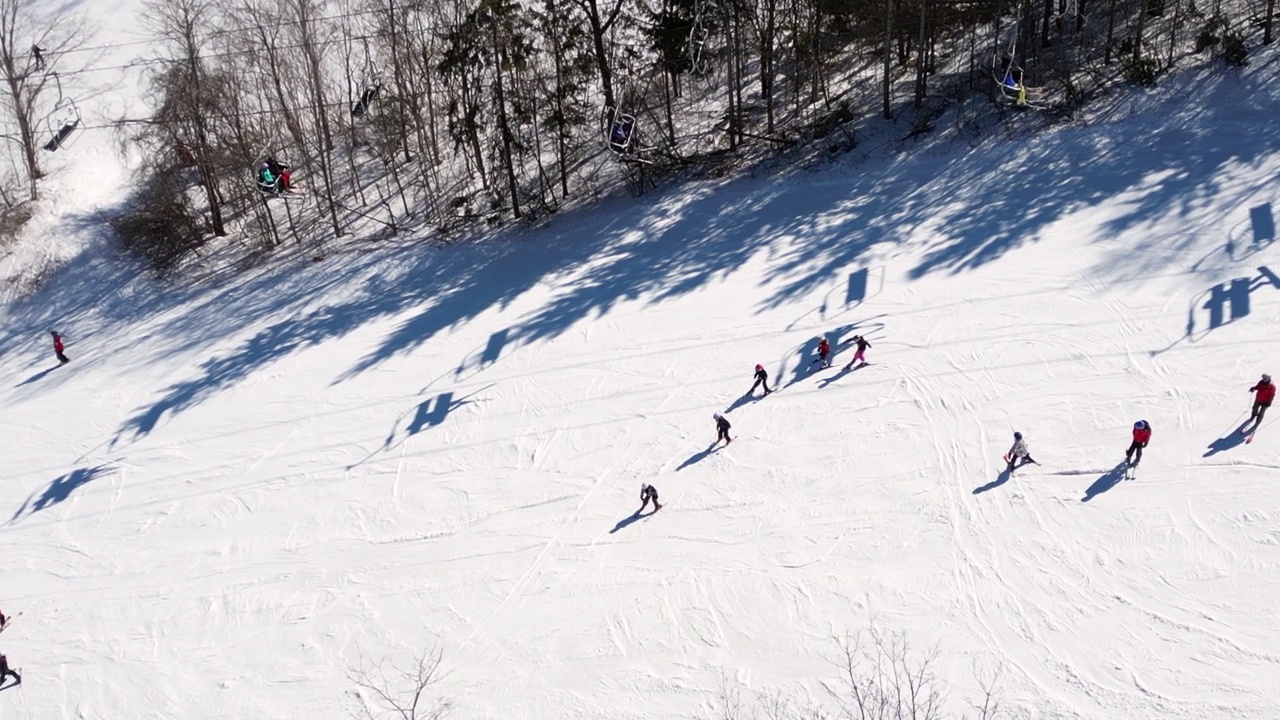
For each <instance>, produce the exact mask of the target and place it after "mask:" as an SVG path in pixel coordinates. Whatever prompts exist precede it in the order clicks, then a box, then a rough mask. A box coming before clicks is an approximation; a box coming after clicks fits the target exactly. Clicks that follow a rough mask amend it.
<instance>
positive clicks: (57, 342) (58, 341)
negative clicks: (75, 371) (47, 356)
mask: <svg viewBox="0 0 1280 720" xmlns="http://www.w3.org/2000/svg"><path fill="white" fill-rule="evenodd" d="M49 334H50V335H52V336H53V354H54V355H57V356H58V362H60V363H62V364H63V365H66V364H67V363H69V362H71V358H69V357H67V354H66V353H65V352H63V350H65V349H66V348H65V347H64V346H63V345H62V336H61V335H59V334H58V333H57V332H56V331H54V330H50V331H49Z"/></svg>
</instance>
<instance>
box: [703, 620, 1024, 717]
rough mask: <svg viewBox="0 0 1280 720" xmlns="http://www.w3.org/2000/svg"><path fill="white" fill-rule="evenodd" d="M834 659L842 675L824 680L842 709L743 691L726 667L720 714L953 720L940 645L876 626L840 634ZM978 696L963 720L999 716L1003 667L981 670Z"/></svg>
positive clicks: (717, 708)
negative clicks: (922, 644) (917, 644)
mask: <svg viewBox="0 0 1280 720" xmlns="http://www.w3.org/2000/svg"><path fill="white" fill-rule="evenodd" d="M836 645H837V647H838V648H839V651H838V653H837V655H836V657H835V658H834V659H833V665H834V666H835V667H836V669H837V671H838V673H839V678H838V679H837V680H836V681H835V682H834V683H825V682H824V683H823V686H824V687H825V688H826V689H827V694H828V695H829V697H830V699H831V701H832V702H834V703H835V705H836V707H837V709H836V710H835V711H834V712H827V711H826V710H824V709H823V708H821V707H815V706H813V705H810V704H808V703H806V702H804V701H801V700H797V699H795V698H794V697H791V696H788V695H787V694H786V693H782V692H778V691H776V690H774V691H765V692H755V693H752V692H750V691H747V692H746V693H744V692H743V689H742V688H740V687H739V686H737V685H736V684H734V683H733V682H732V681H730V679H729V677H728V675H727V674H724V673H722V674H721V678H720V688H719V690H718V691H717V693H716V697H715V698H714V700H713V701H712V707H713V708H714V713H715V714H714V716H713V718H714V720H947V718H952V717H954V716H952V715H948V714H947V713H946V712H945V711H944V709H943V706H942V705H943V698H944V688H943V686H942V682H941V680H940V679H939V678H938V676H937V674H936V673H935V672H934V667H935V665H936V664H937V662H938V657H939V654H938V650H937V649H936V648H934V649H930V650H926V651H924V652H916V651H915V650H914V649H913V648H912V647H911V645H910V643H909V642H908V641H907V639H906V636H905V635H903V634H900V633H895V634H887V635H886V634H884V633H882V632H880V631H879V630H877V629H876V628H875V627H874V626H872V627H871V628H869V629H867V630H865V631H861V632H858V633H850V634H846V635H845V636H844V637H841V638H836ZM977 679H978V685H979V688H980V691H981V695H980V697H979V700H978V702H975V703H971V709H972V711H973V714H968V713H966V714H965V715H963V716H961V720H970V719H971V720H999V719H1000V718H1002V717H1004V712H1003V710H1002V709H1001V706H1000V700H999V679H1000V669H998V668H997V669H996V670H995V671H994V672H990V673H986V674H982V673H980V674H979V677H978V678H977Z"/></svg>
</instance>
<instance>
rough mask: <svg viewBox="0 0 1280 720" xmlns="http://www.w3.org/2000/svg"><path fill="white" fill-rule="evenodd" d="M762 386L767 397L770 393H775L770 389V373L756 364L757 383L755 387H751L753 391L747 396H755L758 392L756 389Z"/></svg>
mask: <svg viewBox="0 0 1280 720" xmlns="http://www.w3.org/2000/svg"><path fill="white" fill-rule="evenodd" d="M761 385H764V394H765V395H768V394H769V393H771V392H773V391H772V390H770V389H769V372H768V371H767V370H765V369H764V366H763V365H761V364H759V363H756V382H755V384H754V385H752V386H751V389H750V390H748V391H747V394H748V395H754V394H755V392H756V388H758V387H760V386H761Z"/></svg>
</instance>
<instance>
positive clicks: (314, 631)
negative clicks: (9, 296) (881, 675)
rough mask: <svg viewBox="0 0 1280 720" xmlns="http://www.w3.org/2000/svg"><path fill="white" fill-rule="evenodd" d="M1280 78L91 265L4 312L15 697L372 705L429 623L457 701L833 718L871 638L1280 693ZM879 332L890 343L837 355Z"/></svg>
mask: <svg viewBox="0 0 1280 720" xmlns="http://www.w3.org/2000/svg"><path fill="white" fill-rule="evenodd" d="M1277 62H1280V61H1278V60H1277V59H1276V56H1275V53H1274V52H1273V51H1270V50H1268V51H1266V52H1262V53H1259V54H1258V55H1257V56H1256V57H1255V59H1254V61H1253V63H1252V64H1251V66H1250V67H1248V68H1246V69H1245V70H1243V71H1240V72H1235V71H1230V72H1224V71H1222V69H1221V68H1220V67H1218V66H1216V65H1213V66H1209V65H1205V66H1203V67H1190V68H1188V69H1186V70H1184V71H1182V72H1180V73H1178V74H1177V75H1175V76H1172V77H1170V78H1168V79H1167V81H1166V82H1164V83H1162V85H1161V86H1160V87H1159V88H1158V89H1157V90H1155V91H1151V92H1149V93H1136V94H1134V95H1133V96H1131V97H1130V98H1129V99H1127V100H1124V101H1121V102H1116V103H1113V104H1111V105H1109V106H1108V108H1109V109H1110V114H1108V115H1103V114H1102V112H1101V111H1099V112H1098V113H1097V114H1095V115H1093V116H1091V117H1090V118H1089V120H1090V121H1089V122H1088V123H1082V124H1081V125H1079V126H1072V127H1059V128H1056V129H1051V130H1048V131H1045V132H1042V133H1038V134H1036V135H1034V136H1032V137H1030V138H1028V137H1025V136H1022V135H1020V134H1019V133H1017V132H1016V126H1014V127H1015V131H1014V132H1011V133H1010V134H1009V135H1008V136H1003V137H994V138H991V139H989V140H986V141H983V142H978V143H975V144H974V146H973V147H961V146H959V145H958V144H955V145H950V146H946V147H938V148H935V149H933V150H932V151H931V152H928V153H921V152H915V153H904V152H900V149H899V148H900V146H898V145H894V144H891V145H886V146H884V147H883V148H881V149H880V150H877V151H874V152H871V151H868V152H867V153H865V154H863V155H860V156H856V157H855V156H849V157H846V158H845V159H844V160H843V161H838V162H833V163H830V164H826V165H823V166H821V168H820V172H812V171H801V172H794V173H790V174H786V175H769V176H763V175H762V176H760V177H754V178H739V179H734V180H726V181H723V182H705V183H700V184H697V185H694V186H691V187H685V188H679V189H670V190H667V191H665V192H659V193H656V194H652V195H649V196H646V197H645V198H644V199H643V200H641V201H634V200H632V199H629V198H615V199H611V200H607V201H605V202H603V203H601V204H600V205H598V206H596V207H594V208H591V209H590V210H585V211H581V212H576V213H571V214H566V215H564V216H561V217H558V218H555V219H553V220H552V221H551V222H550V223H548V225H547V226H546V227H543V228H540V229H537V230H534V231H529V232H521V231H516V230H511V231H507V232H504V233H499V234H498V236H497V237H494V238H489V239H486V240H484V241H476V242H461V243H458V244H455V245H451V246H448V247H426V246H424V245H423V244H421V243H417V242H414V241H412V240H407V241H405V242H403V243H400V244H395V245H391V244H386V245H382V246H377V247H373V246H355V245H353V246H352V247H351V248H350V249H348V250H347V251H345V252H334V253H332V254H330V255H328V256H327V257H325V258H324V259H323V260H321V261H312V260H310V259H308V258H305V257H298V258H296V259H281V260H279V261H277V262H274V263H267V264H263V265H259V266H256V267H250V268H246V269H243V270H242V271H241V272H238V273H234V274H233V273H228V274H226V275H218V276H213V277H207V278H204V279H203V280H202V281H201V282H198V283H188V284H185V285H166V284H163V283H157V282H155V281H154V280H153V279H152V278H150V277H149V276H147V275H146V274H144V273H141V272H140V270H139V268H138V267H136V265H135V264H134V263H132V262H130V261H125V260H122V259H120V258H119V257H117V256H116V255H114V254H113V253H111V252H110V249H109V248H108V247H106V246H105V244H104V243H94V242H89V243H86V244H84V245H82V246H81V248H87V249H77V250H75V251H74V252H70V253H68V257H69V258H70V259H69V261H68V263H67V264H66V265H65V266H64V267H63V269H62V270H60V271H59V272H58V273H57V274H56V275H55V276H53V277H52V278H50V280H49V281H48V283H47V284H46V285H45V286H44V287H43V288H42V289H41V290H39V291H38V292H37V293H36V294H34V295H31V296H28V297H25V298H22V299H16V300H11V301H9V302H8V303H7V304H6V305H5V306H4V307H3V308H2V309H0V313H3V330H0V333H3V334H2V335H0V338H3V342H2V343H0V347H3V348H4V349H5V350H4V357H5V360H6V362H5V364H4V369H3V371H0V388H3V390H0V392H2V393H3V405H4V407H5V410H6V412H5V413H4V417H3V423H4V432H5V435H6V438H7V443H6V447H7V449H8V452H7V453H6V459H7V460H8V462H7V464H6V466H7V471H6V472H5V473H4V474H3V477H2V478H0V497H4V498H5V499H6V502H8V503H9V505H10V506H11V507H12V509H11V510H7V511H6V516H7V517H6V519H7V522H5V524H4V525H3V526H2V527H0V553H3V555H4V557H5V558H6V559H7V562H6V565H5V572H4V575H3V577H4V585H3V593H0V602H2V603H3V604H2V605H0V607H3V609H4V611H5V613H6V614H10V615H13V614H15V613H18V612H21V613H22V615H21V617H19V618H18V619H17V620H16V621H15V622H14V624H13V625H12V626H11V627H9V628H8V629H7V630H5V632H4V634H3V635H2V636H0V641H2V642H0V651H2V652H4V653H5V654H7V655H8V657H9V659H10V661H11V663H12V664H13V665H15V666H17V667H19V668H21V671H22V673H23V676H24V682H23V684H22V685H21V686H20V687H18V688H13V689H5V690H3V691H0V715H3V716H4V717H6V718H7V717H17V718H40V719H41V720H44V719H46V718H73V717H74V718H122V717H146V718H150V717H154V718H173V717H184V718H197V717H198V718H283V717H309V718H340V717H348V716H350V715H351V714H352V713H355V712H359V709H360V707H362V706H367V707H373V700H372V699H371V698H370V696H369V695H368V693H367V692H362V693H360V694H357V692H356V690H357V688H356V684H355V683H354V682H353V680H352V678H351V677H350V675H351V671H352V669H353V668H360V667H368V666H369V665H370V664H374V663H378V662H384V661H385V662H387V663H393V664H397V665H399V666H405V665H407V664H408V663H409V661H410V660H411V659H412V658H413V657H414V656H415V655H416V654H418V653H419V652H421V651H422V650H424V649H427V648H438V649H439V651H440V652H441V666H440V667H441V670H443V671H444V672H445V675H444V677H443V678H442V679H441V680H440V681H439V682H438V684H436V685H435V686H433V687H432V688H431V695H432V696H433V697H437V696H438V697H444V698H447V699H449V700H451V701H452V702H453V703H454V705H455V709H454V716H455V717H462V718H512V717H528V718H553V717H554V718H561V717H563V718H603V717H607V718H654V719H657V718H694V717H723V713H722V711H721V710H722V709H721V708H720V707H718V706H719V705H720V704H721V703H720V702H719V699H718V698H719V695H720V693H721V692H722V689H723V688H724V687H726V686H727V687H728V688H729V690H730V692H733V691H740V692H742V693H743V694H744V697H746V698H748V699H749V698H750V697H751V695H752V693H755V692H763V693H774V692H776V693H782V695H783V696H784V697H787V698H790V699H793V700H795V701H796V702H799V703H803V704H812V705H817V706H821V707H823V708H825V709H826V710H827V711H828V712H831V713H836V712H838V708H839V702H838V700H837V697H835V696H833V692H834V693H836V694H837V695H838V694H839V693H840V692H841V690H840V669H839V668H838V667H835V666H833V664H832V660H833V658H834V657H835V656H836V655H837V654H838V653H839V643H838V642H837V641H836V640H834V639H833V638H835V637H840V636H843V635H844V634H845V633H846V632H857V631H859V630H862V629H865V628H867V627H868V625H869V624H870V623H874V625H875V627H876V628H878V629H879V630H880V631H882V632H887V633H903V634H905V635H906V637H908V638H909V639H910V642H911V643H912V644H913V645H914V646H915V647H917V648H920V649H927V648H930V647H936V648H937V649H938V651H939V656H938V657H939V659H938V665H937V666H936V670H937V672H938V674H939V676H940V680H939V682H940V684H941V685H942V686H943V687H945V688H946V689H947V690H948V691H949V695H948V697H947V700H946V709H947V710H948V711H950V712H952V713H955V714H959V713H961V712H964V711H966V710H967V709H968V704H967V703H969V702H970V701H976V700H977V699H978V693H979V683H980V681H981V679H982V678H983V677H986V676H989V674H990V673H993V672H995V671H996V670H997V669H1000V681H999V689H1000V694H1001V696H1002V697H1003V699H1004V707H1005V711H1006V714H1007V716H1008V717H1014V718H1116V717H1124V718H1129V719H1132V720H1148V719H1149V720H1157V719H1158V720H1177V719H1180V718H1186V719H1187V720H1191V719H1193V718H1194V719H1196V720H1201V719H1203V718H1227V717H1231V718H1258V719H1268V718H1274V717H1277V716H1278V715H1280V700H1278V699H1277V697H1276V695H1275V693H1274V688H1275V687H1277V686H1280V653H1277V651H1276V650H1275V648H1277V647H1280V622H1278V621H1277V619H1276V617H1275V613H1274V612H1273V605H1274V603H1273V598H1274V597H1275V596H1276V593H1277V590H1280V587H1278V581H1277V578H1280V574H1278V573H1277V569H1278V568H1280V550H1278V549H1277V543H1278V542H1280V516H1278V515H1277V512H1276V511H1275V509H1274V508H1275V507H1276V506H1277V504H1278V503H1280V490H1277V489H1276V488H1277V486H1276V483H1275V480H1276V473H1277V470H1280V451H1277V450H1276V448H1277V447H1278V446H1277V444H1276V442H1277V438H1276V437H1275V436H1274V435H1273V433H1272V428H1271V427H1270V425H1269V424H1267V425H1264V426H1263V427H1262V429H1261V431H1260V432H1258V434H1257V435H1256V440H1255V441H1254V442H1251V443H1248V444H1245V443H1244V436H1243V435H1239V434H1237V433H1236V432H1235V431H1236V429H1237V428H1238V427H1239V426H1240V424H1241V422H1242V421H1243V420H1244V418H1245V416H1246V414H1247V410H1248V402H1249V399H1250V396H1249V394H1248V393H1247V388H1248V387H1250V386H1251V385H1252V384H1253V383H1254V382H1256V381H1257V378H1258V376H1259V374H1260V373H1262V372H1273V371H1274V370H1276V368H1274V367H1272V366H1270V365H1269V364H1268V363H1269V362H1270V357H1269V355H1268V352H1267V350H1268V348H1269V347H1271V343H1274V342H1276V341H1277V340H1278V339H1280V330H1277V328H1280V324H1278V323H1277V320H1280V281H1277V280H1276V277H1275V273H1274V272H1273V270H1272V268H1276V265H1277V258H1276V257H1275V253H1276V247H1275V245H1274V221H1273V220H1270V218H1272V217H1273V210H1272V208H1273V205H1274V203H1275V202H1276V199H1277V190H1276V187H1277V186H1276V177H1277V173H1280V144H1278V143H1277V132H1278V131H1277V129H1276V127H1275V123H1274V122H1272V114H1273V108H1274V107H1275V102H1276V99H1277V98H1276V95H1275V90H1274V88H1275V86H1276V83H1275V77H1276V69H1277ZM81 147H82V149H81V150H79V151H78V152H81V153H84V155H80V156H72V157H73V158H74V157H79V158H81V160H79V161H81V162H86V163H90V162H91V160H87V159H84V158H91V155H92V153H93V152H96V150H93V149H91V148H85V147H83V146H81ZM69 162H70V161H69ZM85 167H88V165H86V166H85ZM103 167H104V169H103V170H101V172H102V173H103V174H102V175H101V176H100V177H99V178H98V180H99V181H100V180H102V179H104V178H109V177H112V173H114V172H118V171H116V170H112V169H111V168H112V167H118V165H117V166H108V165H105V164H104V166H103ZM72 177H81V178H83V176H76V175H73V176H72ZM91 180H93V179H92V178H88V179H78V180H76V182H90V181H91ZM68 182H70V181H68ZM95 182H96V181H95ZM91 184H92V183H91ZM107 185H109V183H104V182H97V187H99V188H100V190H98V191H96V192H100V193H102V197H106V196H107V195H108V194H109V193H110V192H111V188H110V187H106V186H107ZM93 197H94V195H93V194H92V193H86V194H79V193H74V192H73V193H68V198H70V199H69V201H68V202H69V203H70V204H69V205H67V206H64V207H60V208H59V210H58V214H57V215H56V216H50V217H48V218H47V219H46V220H45V221H44V222H47V223H48V225H47V226H48V228H49V230H50V233H49V236H48V237H49V239H50V242H51V243H56V242H62V241H63V240H64V239H65V238H74V237H85V238H96V237H99V233H100V230H101V228H100V226H99V225H96V224H95V221H94V218H95V217H96V216H95V215H94V210H93V208H94V205H93V204H92V202H91V200H92V199H93ZM76 198H79V199H76ZM78 209H80V210H79V212H80V214H78ZM1269 220H1270V224H1268V221H1269ZM50 329H57V330H59V331H60V332H62V333H63V334H64V335H65V336H66V338H67V341H68V347H67V352H68V354H69V355H70V356H71V357H72V362H71V363H70V364H69V365H67V366H65V367H54V365H55V363H54V362H53V361H52V357H51V355H50V352H49V349H48V347H47V344H48V341H47V331H48V330H50ZM854 333H861V334H864V335H866V336H867V337H868V338H869V339H870V340H871V342H872V345H873V347H872V349H871V350H870V353H869V355H870V360H871V362H872V364H871V365H870V366H869V367H866V368H863V369H859V370H856V371H844V370H842V369H841V368H842V367H843V364H844V362H847V359H848V357H849V354H850V351H849V350H848V349H842V350H840V351H839V353H838V356H837V358H836V361H837V363H836V366H835V367H834V368H832V369H827V370H817V371H811V370H810V362H811V357H812V351H813V347H814V345H815V344H816V343H815V338H816V337H817V336H819V335H825V336H828V337H831V338H833V339H838V340H846V339H847V338H848V337H849V336H850V335H851V334H854ZM757 362H760V363H762V364H764V365H765V366H766V368H767V369H768V370H769V372H770V376H771V378H772V381H773V382H774V383H775V384H776V385H777V386H779V387H780V391H779V392H778V393H776V394H774V395H770V396H769V397H768V398H767V399H761V400H749V399H744V398H743V397H742V394H743V392H744V391H745V390H746V389H747V388H748V387H749V384H750V374H751V368H752V366H753V365H754V364H755V363H757ZM726 410H728V416H729V418H730V420H731V421H732V423H733V431H732V432H733V434H734V436H735V437H736V439H735V441H734V442H733V443H732V444H731V445H730V446H728V447H726V448H723V449H720V450H709V449H708V445H709V444H710V442H711V440H712V439H713V437H714V426H713V423H712V420H711V414H712V412H715V411H726ZM1139 418H1141V419H1146V420H1148V421H1150V422H1151V424H1152V425H1153V427H1154V429H1155V435H1154V440H1153V442H1152V444H1151V446H1150V448H1149V449H1148V451H1147V455H1146V457H1145V458H1144V460H1143V462H1142V464H1141V466H1140V468H1139V470H1138V473H1137V476H1136V478H1135V479H1133V480H1122V479H1121V478H1122V475H1121V473H1120V472H1119V471H1117V469H1116V464H1117V462H1118V461H1120V460H1121V459H1122V453H1123V450H1124V448H1125V446H1126V445H1127V444H1128V441H1129V427H1130V426H1131V425H1132V423H1133V421H1134V420H1137V419H1139ZM1015 430H1018V431H1021V432H1023V433H1025V435H1026V436H1027V440H1028V442H1029V443H1030V446H1031V451H1032V453H1033V455H1034V456H1035V457H1036V459H1037V460H1038V461H1039V462H1040V465H1039V466H1030V467H1027V468H1025V469H1022V470H1019V471H1018V472H1017V473H1016V474H1015V475H1014V476H1013V477H1012V478H1010V477H1007V476H1006V475H1005V474H1003V473H1002V472H1001V470H1002V461H1001V459H1000V456H1001V454H1002V453H1003V452H1004V451H1005V450H1006V449H1007V448H1008V445H1009V443H1010V439H1011V438H1010V435H1011V433H1012V432H1013V431H1015ZM641 483H652V484H654V485H656V486H657V487H658V488H659V489H660V491H661V499H662V502H663V504H664V508H663V509H662V510H661V511H660V512H658V513H657V514H654V515H650V516H645V517H642V518H639V519H634V518H633V515H632V514H633V512H634V511H635V509H636V507H637V505H638V502H637V494H638V491H639V487H640V485H641ZM383 716H385V715H379V717H383Z"/></svg>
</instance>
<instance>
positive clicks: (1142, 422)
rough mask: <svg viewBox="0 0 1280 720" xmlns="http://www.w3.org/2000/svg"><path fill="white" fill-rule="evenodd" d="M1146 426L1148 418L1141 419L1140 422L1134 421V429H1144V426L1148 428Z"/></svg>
mask: <svg viewBox="0 0 1280 720" xmlns="http://www.w3.org/2000/svg"><path fill="white" fill-rule="evenodd" d="M1146 427H1147V421H1146V420H1139V421H1138V422H1136V423H1134V424H1133V429H1134V430H1142V429H1144V428H1146Z"/></svg>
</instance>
